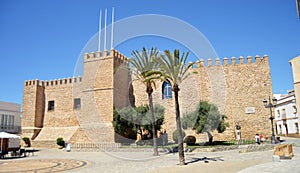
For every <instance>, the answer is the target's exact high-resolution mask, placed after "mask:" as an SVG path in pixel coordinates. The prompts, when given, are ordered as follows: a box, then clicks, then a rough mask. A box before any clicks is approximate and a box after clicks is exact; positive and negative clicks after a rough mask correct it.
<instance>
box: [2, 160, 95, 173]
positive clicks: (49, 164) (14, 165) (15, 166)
mask: <svg viewBox="0 0 300 173" xmlns="http://www.w3.org/2000/svg"><path fill="white" fill-rule="evenodd" d="M88 164H89V163H88V162H86V161H81V160H73V159H51V160H50V159H49V160H47V159H43V160H23V161H4V162H0V167H1V169H0V173H4V172H6V173H8V172H10V173H17V172H18V173H19V172H23V173H25V172H26V173H31V172H34V173H40V172H41V173H42V172H62V171H67V170H72V169H78V168H82V167H85V166H87V165H88Z"/></svg>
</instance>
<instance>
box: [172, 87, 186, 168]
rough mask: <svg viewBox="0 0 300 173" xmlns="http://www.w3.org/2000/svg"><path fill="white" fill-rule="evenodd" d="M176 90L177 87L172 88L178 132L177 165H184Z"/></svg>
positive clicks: (177, 90)
mask: <svg viewBox="0 0 300 173" xmlns="http://www.w3.org/2000/svg"><path fill="white" fill-rule="evenodd" d="M178 92H179V88H178V89H175V90H174V95H175V110H176V125H177V132H178V154H179V165H185V159H184V149H183V139H182V128H181V121H180V110H179V102H178Z"/></svg>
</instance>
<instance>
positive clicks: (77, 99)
mask: <svg viewBox="0 0 300 173" xmlns="http://www.w3.org/2000/svg"><path fill="white" fill-rule="evenodd" d="M80 108H81V103H80V98H76V99H74V109H80Z"/></svg>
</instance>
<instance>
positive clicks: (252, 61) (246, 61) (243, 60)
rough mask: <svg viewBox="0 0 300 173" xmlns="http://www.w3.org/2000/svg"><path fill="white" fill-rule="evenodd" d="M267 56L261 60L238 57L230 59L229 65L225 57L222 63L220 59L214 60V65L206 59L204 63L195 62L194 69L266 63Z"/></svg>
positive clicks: (257, 56)
mask: <svg viewBox="0 0 300 173" xmlns="http://www.w3.org/2000/svg"><path fill="white" fill-rule="evenodd" d="M268 58H269V57H268V55H264V56H263V57H262V58H260V56H259V55H256V56H255V57H254V59H253V58H252V57H251V56H247V57H246V58H244V57H243V56H240V57H238V58H236V57H231V59H230V62H231V63H229V59H228V58H227V57H225V58H223V62H222V63H221V60H220V58H216V59H215V61H214V63H213V60H212V59H211V58H208V59H207V61H206V63H205V61H204V60H203V59H200V60H198V61H196V68H201V67H213V66H216V67H218V66H234V65H243V64H259V63H260V62H262V61H268Z"/></svg>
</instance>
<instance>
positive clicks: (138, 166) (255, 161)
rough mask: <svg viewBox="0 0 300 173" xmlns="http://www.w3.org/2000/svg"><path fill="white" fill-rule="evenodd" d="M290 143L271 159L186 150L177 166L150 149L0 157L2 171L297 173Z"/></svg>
mask: <svg viewBox="0 0 300 173" xmlns="http://www.w3.org/2000/svg"><path fill="white" fill-rule="evenodd" d="M284 139H285V140H286V142H287V143H294V144H295V145H294V146H293V151H294V155H295V156H294V157H293V158H292V159H290V160H281V161H280V162H273V159H272V156H273V150H269V151H258V152H248V153H239V150H230V151H223V152H188V153H186V162H187V165H185V166H178V165H177V164H178V154H172V153H160V156H158V157H154V156H152V153H151V152H94V151H93V152H75V151H71V152H66V151H65V150H59V149H39V150H38V151H37V152H35V153H34V155H32V154H30V155H29V156H28V157H22V158H11V159H9V158H7V159H2V160H0V173H3V172H15V173H17V172H26V173H31V172H34V173H39V172H43V173H44V172H70V173H75V172H76V173H91V172H95V173H96V172H103V173H106V172H110V173H111V172H113V173H115V172H116V173H118V172H121V173H129V172H130V173H133V172H139V173H154V172H158V173H167V172H172V173H173V172H174V173H180V172H204V173H215V172H224V173H236V172H240V173H253V172H255V173H257V172H262V173H263V172H264V173H267V172H268V173H270V172H274V173H275V172H276V173H284V172H286V173H300V164H299V163H300V139H296V138H284Z"/></svg>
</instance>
